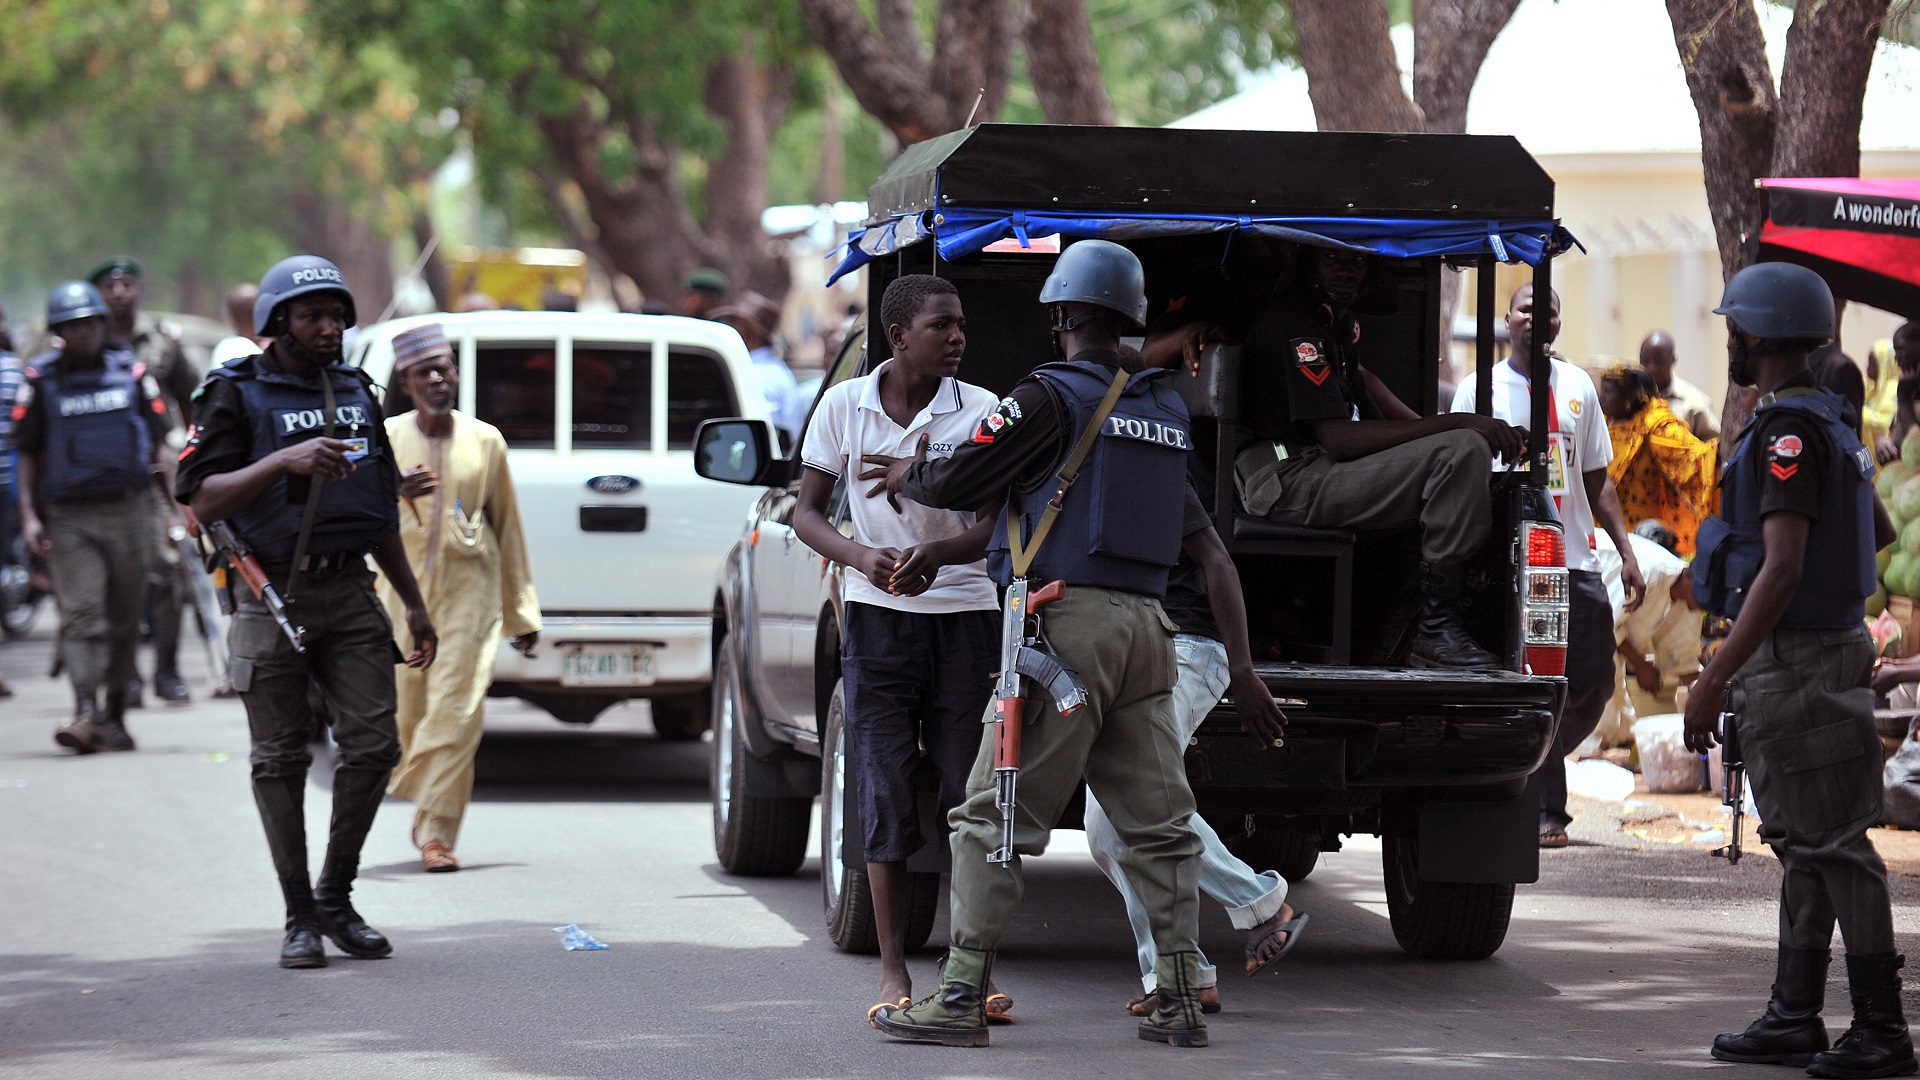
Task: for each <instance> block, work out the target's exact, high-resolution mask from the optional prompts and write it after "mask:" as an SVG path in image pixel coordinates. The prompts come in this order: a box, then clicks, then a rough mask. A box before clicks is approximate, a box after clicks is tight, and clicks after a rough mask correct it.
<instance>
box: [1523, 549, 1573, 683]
mask: <svg viewBox="0 0 1920 1080" xmlns="http://www.w3.org/2000/svg"><path fill="white" fill-rule="evenodd" d="M1520 550H1521V551H1522V552H1524V553H1525V558H1526V565H1524V566H1523V567H1521V572H1522V573H1523V574H1525V575H1526V577H1525V587H1524V588H1523V589H1522V590H1521V593H1520V627H1521V631H1522V633H1523V634H1524V635H1525V638H1524V644H1525V648H1526V663H1527V673H1528V674H1530V675H1565V674H1566V672H1567V601H1568V590H1569V588H1570V585H1569V582H1568V579H1567V541H1566V534H1565V533H1564V532H1562V531H1561V529H1560V526H1558V525H1555V524H1553V523H1551V522H1545V521H1527V522H1523V523H1521V526H1520Z"/></svg>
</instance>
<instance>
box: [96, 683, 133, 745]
mask: <svg viewBox="0 0 1920 1080" xmlns="http://www.w3.org/2000/svg"><path fill="white" fill-rule="evenodd" d="M126 716H127V706H126V700H125V699H124V698H122V697H121V696H120V695H119V694H116V693H114V692H112V691H111V690H109V691H108V692H107V708H106V711H105V712H104V713H102V714H101V716H100V719H99V720H98V721H96V724H97V726H98V727H99V729H100V749H102V750H132V749H133V748H134V746H133V736H132V735H129V734H127V721H126Z"/></svg>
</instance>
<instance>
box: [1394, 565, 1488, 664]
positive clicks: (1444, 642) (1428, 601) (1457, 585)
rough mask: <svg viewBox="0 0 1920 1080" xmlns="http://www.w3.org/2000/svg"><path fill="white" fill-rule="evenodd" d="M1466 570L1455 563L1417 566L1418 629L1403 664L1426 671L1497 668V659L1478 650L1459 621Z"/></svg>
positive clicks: (1483, 650)
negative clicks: (1419, 604)
mask: <svg viewBox="0 0 1920 1080" xmlns="http://www.w3.org/2000/svg"><path fill="white" fill-rule="evenodd" d="M1465 586H1466V570H1465V568H1463V567H1461V566H1460V565H1459V564H1457V563H1455V564H1441V563H1421V564H1420V592H1421V594H1422V595H1421V606H1420V629H1419V632H1418V633H1416V634H1415V635H1414V638H1413V643H1412V644H1411V645H1409V646H1408V647H1407V662H1408V663H1409V664H1411V665H1412V666H1414V667H1428V668H1497V667H1499V666H1500V658H1499V657H1497V656H1495V655H1493V654H1492V653H1490V652H1488V651H1487V650H1485V649H1483V648H1481V647H1480V646H1479V644H1478V643H1476V642H1475V641H1474V640H1473V638H1472V637H1470V636H1468V634H1467V628H1466V625H1465V624H1464V623H1462V622H1461V621H1460V599H1461V595H1462V593H1463V592H1464V591H1465Z"/></svg>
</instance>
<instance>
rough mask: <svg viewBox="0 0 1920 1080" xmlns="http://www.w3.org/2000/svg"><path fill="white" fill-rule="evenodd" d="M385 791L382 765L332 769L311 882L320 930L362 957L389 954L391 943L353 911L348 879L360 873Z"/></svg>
mask: <svg viewBox="0 0 1920 1080" xmlns="http://www.w3.org/2000/svg"><path fill="white" fill-rule="evenodd" d="M386 793H387V770H384V769H382V770H380V771H378V772H370V771H368V770H365V769H352V768H344V767H343V768H340V769H336V770H334V774H333V825H332V830H331V835H329V837H328V839H327V862H326V865H325V866H323V867H322V868H321V870H320V883H319V884H318V885H316V886H315V887H314V890H313V902H314V909H315V911H316V912H318V914H319V916H320V929H321V932H322V933H324V934H326V935H327V938H328V939H329V940H331V941H332V942H333V943H334V944H335V945H337V946H339V947H340V951H342V952H344V953H346V954H347V955H348V956H354V957H359V958H360V959H362V960H377V959H379V958H380V957H383V956H391V955H393V945H392V944H391V943H389V942H388V941H387V939H386V938H385V937H384V936H383V935H382V934H381V933H380V932H379V931H378V930H375V929H373V928H372V927H370V926H368V925H367V921H366V920H365V919H363V918H361V917H360V913H359V912H357V911H355V910H353V900H352V894H353V879H354V876H355V875H357V874H358V873H359V872H360V847H361V845H363V844H365V843H366V840H367V832H368V830H370V829H371V828H373V816H374V814H375V813H377V812H379V810H380V800H381V799H382V798H384V797H386Z"/></svg>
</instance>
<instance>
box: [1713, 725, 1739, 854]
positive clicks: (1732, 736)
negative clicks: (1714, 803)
mask: <svg viewBox="0 0 1920 1080" xmlns="http://www.w3.org/2000/svg"><path fill="white" fill-rule="evenodd" d="M1737 721H1738V717H1736V716H1735V715H1734V714H1733V713H1730V712H1723V713H1721V714H1720V781H1721V782H1720V802H1721V803H1722V804H1723V805H1726V806H1730V807H1732V808H1733V827H1732V829H1731V830H1730V831H1729V833H1728V836H1729V839H1728V841H1727V846H1726V847H1720V848H1714V849H1713V857H1714V858H1716V859H1725V860H1727V863H1728V865H1730V866H1737V865H1739V863H1740V831H1741V829H1742V827H1744V826H1745V824H1746V820H1747V761H1746V755H1744V754H1742V753H1741V752H1740V727H1739V724H1738V723H1737Z"/></svg>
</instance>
